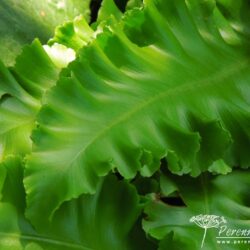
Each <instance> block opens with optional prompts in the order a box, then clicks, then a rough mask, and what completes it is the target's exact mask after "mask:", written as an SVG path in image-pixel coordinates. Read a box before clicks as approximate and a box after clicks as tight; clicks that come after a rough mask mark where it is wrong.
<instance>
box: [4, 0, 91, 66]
mask: <svg viewBox="0 0 250 250" xmlns="http://www.w3.org/2000/svg"><path fill="white" fill-rule="evenodd" d="M89 3H90V1H89V0H25V1H20V0H1V2H0V16H1V19H0V59H1V60H2V61H3V62H4V63H5V64H8V65H13V64H14V62H15V58H16V56H17V55H18V54H19V53H21V49H22V47H23V46H24V45H25V44H29V43H31V42H32V41H33V40H34V39H35V38H39V39H40V40H41V41H42V43H46V42H47V40H48V39H49V38H51V37H52V36H53V33H54V29H55V27H56V26H57V25H59V24H62V23H63V22H65V21H68V20H72V19H73V18H74V17H76V16H77V15H79V14H83V15H84V16H85V17H86V18H87V20H88V18H89Z"/></svg>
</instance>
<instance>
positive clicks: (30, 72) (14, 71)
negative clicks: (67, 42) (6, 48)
mask: <svg viewBox="0 0 250 250" xmlns="http://www.w3.org/2000/svg"><path fill="white" fill-rule="evenodd" d="M59 71H60V68H57V67H56V66H55V65H54V64H53V63H52V61H51V60H50V58H49V56H48V55H47V53H46V52H45V51H44V49H43V47H42V45H41V44H40V42H39V41H38V40H35V41H34V42H33V43H32V44H31V45H29V46H26V47H24V49H23V52H22V54H21V55H20V56H19V57H18V58H17V60H16V64H15V66H14V67H13V68H11V69H8V68H6V67H5V66H4V65H3V64H2V63H0V94H1V101H0V160H4V158H5V157H6V156H8V155H11V154H14V155H15V154H17V155H25V154H26V153H29V152H30V150H31V139H30V135H31V131H32V129H33V128H34V127H35V117H36V114H37V112H38V110H39V108H40V106H41V99H42V96H43V94H44V93H45V91H46V90H47V89H48V88H50V87H51V86H53V85H54V84H55V83H56V80H57V78H58V75H59Z"/></svg>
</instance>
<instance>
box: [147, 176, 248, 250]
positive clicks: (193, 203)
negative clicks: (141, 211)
mask: <svg viewBox="0 0 250 250" xmlns="http://www.w3.org/2000/svg"><path fill="white" fill-rule="evenodd" d="M164 178H165V180H164V182H162V188H163V190H164V189H169V187H172V186H173V183H174V185H175V186H176V191H177V192H178V195H179V196H180V197H181V198H182V200H183V201H184V203H185V205H186V206H182V207H181V206H179V207H178V206H173V205H169V204H168V203H163V202H162V201H161V200H159V199H157V197H156V198H155V199H152V202H151V203H150V204H148V205H147V207H146V209H145V214H146V217H145V219H144V222H143V227H144V230H145V231H146V232H147V233H148V234H149V235H151V236H152V237H154V238H156V239H158V240H160V247H159V249H160V250H163V249H164V250H168V249H171V250H177V249H185V250H189V249H190V250H191V249H193V250H198V249H201V246H202V240H203V237H204V242H203V246H202V249H204V250H211V249H218V250H221V249H225V250H236V249H246V248H247V246H248V244H249V243H247V244H246V242H245V241H246V240H248V239H247V238H244V237H246V236H247V235H246V234H247V232H245V233H242V232H243V230H248V236H249V226H250V224H249V219H250V208H249V184H250V173H249V172H246V171H245V172H244V171H233V173H231V174H229V175H227V176H212V175H209V174H202V176H201V177H199V178H191V177H176V176H173V175H170V174H168V175H167V176H165V177H164ZM168 186H169V187H168ZM168 196H169V195H168ZM205 215H215V216H219V218H218V220H219V222H220V224H219V225H218V224H216V223H214V222H215V221H213V222H212V218H211V216H210V217H208V216H207V221H206V220H205ZM193 216H194V217H193ZM192 217H193V219H192ZM222 217H224V220H223V219H222ZM199 218H201V219H202V220H199ZM196 223H197V224H196ZM216 225H218V227H216ZM205 230H206V234H205ZM233 230H235V231H234V232H233ZM237 230H238V232H237V234H236V231H237ZM240 231H241V233H240ZM243 234H244V235H243ZM240 236H241V237H243V238H238V237H240ZM219 237H220V238H219ZM222 237H223V238H222ZM227 237H229V238H227ZM230 237H231V238H230ZM222 241H225V242H224V243H223V242H222ZM238 241H240V243H239V242H238Z"/></svg>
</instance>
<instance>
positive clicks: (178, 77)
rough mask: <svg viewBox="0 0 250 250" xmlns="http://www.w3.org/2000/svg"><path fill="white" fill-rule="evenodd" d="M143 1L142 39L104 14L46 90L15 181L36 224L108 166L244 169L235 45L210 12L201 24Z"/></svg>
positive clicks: (165, 5)
mask: <svg viewBox="0 0 250 250" xmlns="http://www.w3.org/2000/svg"><path fill="white" fill-rule="evenodd" d="M195 2H196V1H195ZM146 3H147V5H146V6H145V8H144V10H141V11H143V12H142V13H143V15H144V16H145V18H146V19H147V21H145V22H146V23H149V24H150V25H149V26H147V27H144V26H143V27H144V28H145V29H148V31H149V30H150V32H146V31H145V33H144V36H143V37H147V36H149V35H150V36H151V37H153V40H154V42H153V43H152V44H151V45H149V46H145V47H138V46H137V45H135V44H134V43H132V42H131V41H130V40H129V39H128V38H127V37H126V35H125V34H124V33H123V32H122V28H123V26H122V25H123V22H119V23H117V22H116V21H115V20H113V23H112V22H110V26H109V29H106V30H105V32H103V33H102V34H100V35H99V36H97V38H96V40H94V41H93V42H91V43H90V44H89V45H88V46H85V47H84V48H83V49H82V50H81V51H80V54H79V58H78V60H76V61H75V62H74V63H73V64H72V65H71V66H70V70H71V73H70V72H69V74H68V75H67V76H62V77H61V79H60V80H59V82H58V84H57V86H56V87H55V88H53V89H52V90H51V91H49V92H48V96H47V98H46V103H47V105H44V107H43V108H42V110H41V112H40V114H39V117H38V122H39V127H38V128H37V129H36V130H35V131H34V133H33V136H32V138H33V141H34V147H33V148H34V151H33V153H32V155H31V157H30V158H29V160H28V163H27V169H26V177H25V180H24V182H25V188H26V191H27V194H28V198H27V201H28V211H27V215H28V216H29V218H30V219H31V220H32V221H33V222H34V223H35V224H37V223H39V220H40V218H38V216H37V215H38V214H41V213H43V214H44V215H45V216H47V217H50V218H51V216H52V215H53V213H54V212H55V211H56V209H58V207H59V206H60V205H61V204H62V202H63V201H65V200H69V199H72V198H73V197H78V196H79V195H80V194H82V193H94V192H95V190H96V186H97V184H98V182H99V179H100V177H101V176H105V175H107V174H108V172H109V171H116V170H117V171H118V172H119V173H120V174H121V175H122V176H123V177H125V178H127V179H130V178H133V177H134V176H135V175H136V174H137V173H140V174H141V175H143V176H150V175H152V174H153V173H154V172H155V171H157V169H158V168H159V166H160V159H162V158H164V157H166V158H167V160H168V163H169V164H168V167H169V169H170V170H171V171H172V172H173V173H176V174H179V175H182V174H184V173H190V174H191V175H193V176H197V175H199V174H200V173H201V172H204V171H206V170H208V168H209V167H210V166H211V165H212V164H213V162H214V161H217V160H220V159H221V160H223V161H225V163H226V164H228V165H229V166H241V167H248V166H249V163H250V155H249V152H248V151H249V150H248V149H249V145H250V140H249V138H250V133H249V127H250V119H249V118H250V114H249V100H250V99H249V98H248V93H249V86H250V85H249V80H250V67H249V66H250V64H249V59H248V56H247V55H246V53H245V49H244V47H243V48H241V47H239V48H238V49H235V47H234V46H231V45H229V44H228V43H227V42H226V41H225V40H224V39H223V38H222V37H221V36H220V33H219V32H218V30H217V29H216V25H215V23H214V22H213V20H214V16H213V15H211V16H210V17H207V19H206V20H203V23H202V30H201V28H200V27H201V26H197V25H196V21H197V22H198V20H196V18H198V19H199V16H198V15H197V13H196V11H195V12H194V13H193V12H192V8H191V9H190V8H189V6H188V5H186V3H185V1H174V2H173V1H163V0H162V1H152V0H151V1H150V0H148V1H147V2H146ZM188 3H189V2H188ZM192 6H193V5H191V7H192ZM137 11H138V12H140V11H139V10H137ZM149 20H150V22H149ZM142 32H144V31H143V30H142ZM204 34H205V35H204ZM151 37H149V40H150V41H152V39H151ZM208 38H209V39H208ZM41 180H42V181H41ZM55 180H56V188H54V189H53V190H51V188H50V187H51V185H52V183H53V184H54V183H55ZM64 189H66V190H67V191H65V190H64ZM48 194H50V195H51V196H53V200H50V198H49V197H48ZM48 199H49V200H48ZM41 201H42V202H43V203H45V204H47V206H46V208H42V207H41Z"/></svg>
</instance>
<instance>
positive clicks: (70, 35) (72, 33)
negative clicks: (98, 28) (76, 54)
mask: <svg viewBox="0 0 250 250" xmlns="http://www.w3.org/2000/svg"><path fill="white" fill-rule="evenodd" d="M94 34H95V32H94V30H93V29H92V28H91V27H90V26H89V25H88V23H87V22H86V20H85V18H84V17H83V16H78V17H76V18H75V19H74V21H72V22H66V23H64V24H63V25H61V26H59V27H57V28H56V30H55V36H54V37H53V38H52V39H50V40H49V44H50V45H51V44H54V43H59V44H63V45H65V46H66V47H69V48H72V49H74V50H75V51H77V50H79V49H80V48H82V47H83V46H84V45H86V44H88V43H89V42H90V41H91V40H92V39H93V38H94Z"/></svg>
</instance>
